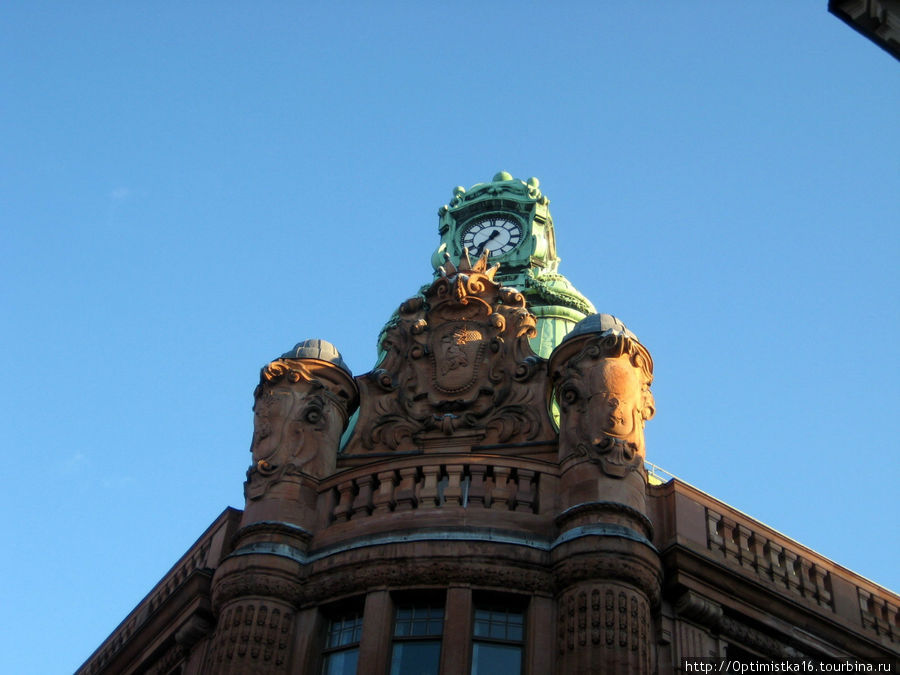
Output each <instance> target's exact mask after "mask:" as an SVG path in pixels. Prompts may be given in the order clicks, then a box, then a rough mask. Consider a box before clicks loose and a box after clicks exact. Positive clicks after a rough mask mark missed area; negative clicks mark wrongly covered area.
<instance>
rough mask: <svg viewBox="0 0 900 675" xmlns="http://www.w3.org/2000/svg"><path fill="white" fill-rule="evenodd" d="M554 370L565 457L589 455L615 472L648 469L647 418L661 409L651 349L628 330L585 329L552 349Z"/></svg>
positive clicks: (605, 467) (562, 452)
mask: <svg viewBox="0 0 900 675" xmlns="http://www.w3.org/2000/svg"><path fill="white" fill-rule="evenodd" d="M623 329H624V327H623ZM576 330H577V329H576ZM573 334H574V331H573ZM551 376H552V378H553V390H554V395H555V397H556V400H557V401H558V403H559V406H560V410H561V423H560V455H561V458H565V457H566V456H569V455H572V454H574V455H576V456H581V457H586V458H587V459H589V460H590V461H592V462H595V463H597V464H598V465H600V467H601V468H602V470H603V472H604V473H606V474H607V475H610V476H615V477H623V476H625V475H626V474H627V473H629V472H631V471H634V470H638V471H640V470H642V469H643V462H644V457H645V448H644V424H645V422H646V421H647V420H649V419H651V418H652V417H653V415H654V413H655V412H656V410H655V405H656V404H655V402H654V400H653V394H652V393H651V392H650V384H651V383H652V382H653V359H652V358H651V357H650V353H649V352H648V351H647V349H646V348H645V347H644V346H643V345H642V344H641V343H640V342H638V341H637V340H636V339H634V338H633V337H631V336H630V334H627V333H625V332H624V330H622V331H619V330H609V331H606V332H604V333H599V334H597V333H593V334H591V333H589V334H583V335H579V336H578V337H576V338H574V339H566V340H564V341H563V343H562V344H561V345H560V346H559V347H558V348H557V350H556V351H555V352H554V353H553V355H551Z"/></svg>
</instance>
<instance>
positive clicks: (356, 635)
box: [322, 612, 362, 675]
mask: <svg viewBox="0 0 900 675" xmlns="http://www.w3.org/2000/svg"><path fill="white" fill-rule="evenodd" d="M361 636H362V613H361V612H349V613H346V614H342V615H340V616H336V617H335V618H333V619H331V621H329V622H328V635H327V636H326V638H325V652H324V654H325V661H324V664H323V667H322V675H356V662H357V660H358V659H359V639H360V637H361Z"/></svg>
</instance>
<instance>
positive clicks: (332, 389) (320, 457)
mask: <svg viewBox="0 0 900 675" xmlns="http://www.w3.org/2000/svg"><path fill="white" fill-rule="evenodd" d="M309 345H313V346H314V349H315V353H316V354H317V355H321V352H322V351H323V345H324V346H325V349H326V350H327V349H328V348H330V349H331V350H333V353H334V354H337V350H334V349H333V347H331V345H329V344H328V343H326V342H324V341H320V340H309V341H306V342H305V343H300V344H298V345H297V347H295V348H294V350H293V351H292V352H289V353H288V354H285V355H284V356H283V357H282V358H279V359H275V360H274V361H272V362H271V363H269V364H268V365H266V366H264V367H263V369H262V371H261V372H260V380H259V385H258V386H257V387H256V391H255V392H254V394H253V395H254V405H253V440H252V442H251V446H250V451H251V453H252V455H253V463H252V464H251V466H250V468H249V469H248V471H247V483H246V496H247V498H248V499H258V498H260V497H261V496H262V495H263V494H264V493H265V491H266V490H267V489H268V487H269V486H271V485H272V484H274V483H275V482H277V481H279V480H281V479H283V478H284V477H286V476H291V475H295V476H298V475H302V474H305V475H307V476H312V477H314V478H324V477H326V476H328V475H330V474H331V473H333V472H334V469H335V463H336V457H337V448H338V443H339V441H340V436H341V433H342V432H343V430H344V429H345V428H346V426H347V420H348V418H349V415H350V413H351V412H352V410H353V409H354V408H355V406H356V402H357V401H358V394H357V391H356V385H355V383H354V381H353V379H352V377H351V376H350V373H349V371H347V370H346V366H344V364H343V361H342V360H340V356H339V355H338V356H337V359H338V360H339V361H338V363H332V362H329V361H324V360H321V359H315V358H285V357H289V356H290V355H292V354H297V355H299V356H301V357H302V356H303V355H304V353H305V352H309V351H310V350H311V349H313V347H310V346H309Z"/></svg>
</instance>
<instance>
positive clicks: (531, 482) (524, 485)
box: [515, 469, 537, 512]
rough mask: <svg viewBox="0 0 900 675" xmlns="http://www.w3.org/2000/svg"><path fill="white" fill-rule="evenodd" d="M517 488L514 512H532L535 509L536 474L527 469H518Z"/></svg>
mask: <svg viewBox="0 0 900 675" xmlns="http://www.w3.org/2000/svg"><path fill="white" fill-rule="evenodd" d="M516 475H517V477H518V488H517V490H516V505H515V510H516V511H527V512H534V511H536V510H537V509H536V508H535V506H536V501H537V489H536V488H537V474H536V473H535V472H534V471H529V470H527V469H518V470H517V471H516Z"/></svg>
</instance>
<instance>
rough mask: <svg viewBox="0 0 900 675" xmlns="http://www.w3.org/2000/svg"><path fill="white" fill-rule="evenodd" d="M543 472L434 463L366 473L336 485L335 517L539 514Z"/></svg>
mask: <svg viewBox="0 0 900 675" xmlns="http://www.w3.org/2000/svg"><path fill="white" fill-rule="evenodd" d="M539 480H540V472H538V471H535V470H533V469H523V468H519V467H511V466H504V465H502V464H493V465H490V464H480V463H479V464H429V465H424V466H406V467H402V468H399V469H392V470H389V471H375V472H372V473H362V474H359V475H356V476H354V477H352V478H346V479H344V480H343V481H341V482H339V483H337V484H336V485H335V486H334V487H332V488H331V489H332V491H333V495H334V496H333V504H334V507H333V508H332V511H331V519H330V520H331V521H332V522H334V521H344V520H351V519H356V518H361V517H366V516H369V515H378V514H384V513H388V512H392V511H393V512H397V511H411V510H418V509H436V508H446V507H454V506H455V507H463V508H486V509H492V510H507V511H519V512H527V513H537V512H538V509H539V504H538V482H539Z"/></svg>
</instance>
